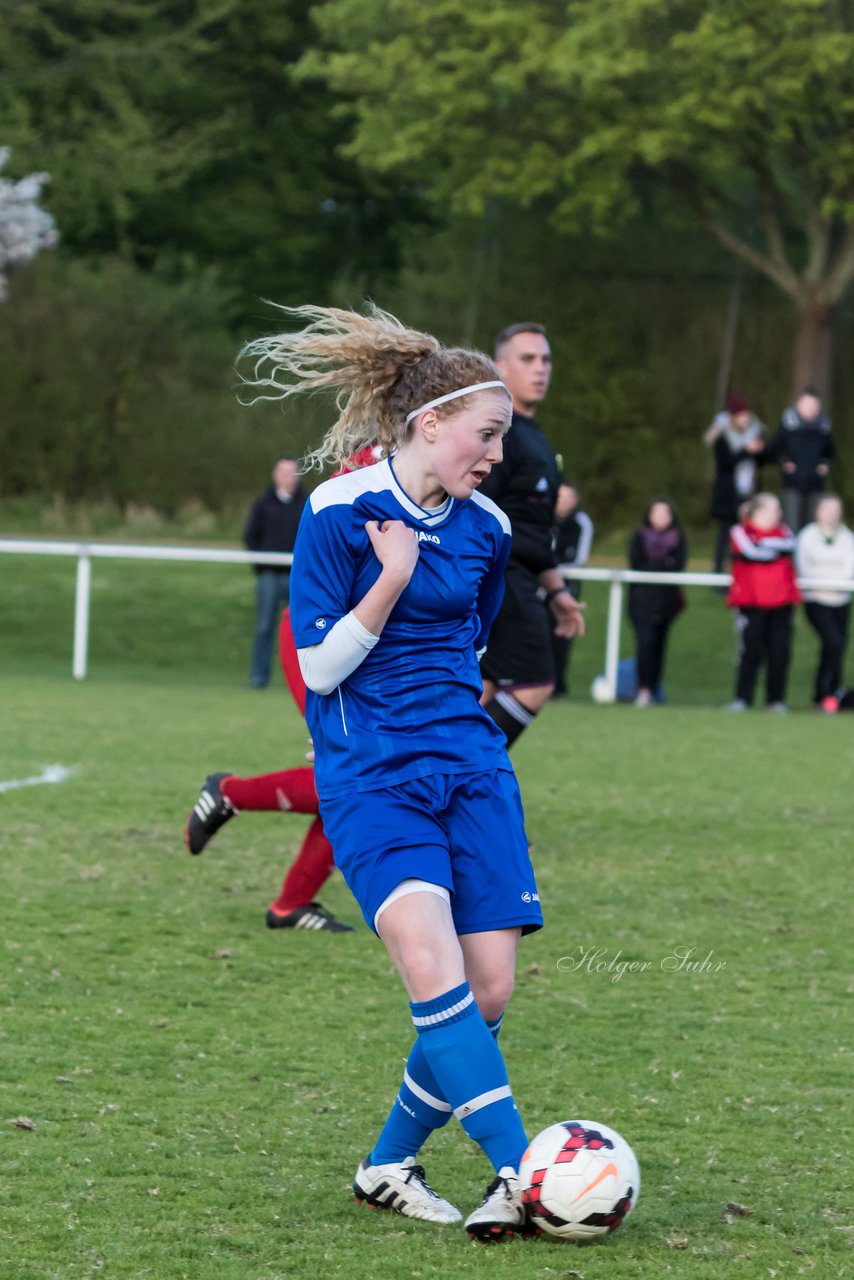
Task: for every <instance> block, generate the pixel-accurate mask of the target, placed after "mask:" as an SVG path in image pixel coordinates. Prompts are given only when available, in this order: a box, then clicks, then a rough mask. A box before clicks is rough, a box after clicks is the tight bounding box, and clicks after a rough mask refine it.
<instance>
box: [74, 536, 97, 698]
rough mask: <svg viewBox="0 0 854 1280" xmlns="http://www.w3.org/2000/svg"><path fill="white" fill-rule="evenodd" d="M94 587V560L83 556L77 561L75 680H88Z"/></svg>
mask: <svg viewBox="0 0 854 1280" xmlns="http://www.w3.org/2000/svg"><path fill="white" fill-rule="evenodd" d="M91 585H92V560H91V557H90V556H86V555H82V556H80V558H79V560H78V561H77V588H76V590H75V593H74V657H73V659H72V664H71V673H72V675H73V676H74V679H75V680H85V679H86V661H87V657H88V652H89V596H90V588H91Z"/></svg>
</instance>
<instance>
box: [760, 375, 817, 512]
mask: <svg viewBox="0 0 854 1280" xmlns="http://www.w3.org/2000/svg"><path fill="white" fill-rule="evenodd" d="M765 458H766V459H768V460H773V461H774V462H779V464H780V471H781V473H782V479H783V520H784V522H785V524H787V525H788V526H789V528H790V529H791V530H792V532H793V533H797V532H798V531H799V530H800V529H802V528H803V527H804V525H805V524H809V522H810V520H812V518H813V516H814V515H815V509H816V506H817V504H818V499H819V496H820V495H821V493H822V492H823V490H824V481H825V478H826V476H827V474H828V472H829V471H830V467H831V464H832V463H833V458H834V447H833V434H832V432H831V428H830V419H829V418H828V416H827V414H826V413H823V412H822V408H821V399H820V398H819V395H818V392H817V391H816V390H815V388H814V387H805V388H804V390H803V391H802V392H801V394H800V395H799V396H798V398H797V400H796V401H795V403H794V404H793V405H790V406H789V408H788V409H786V410H785V412H784V413H783V416H782V418H781V419H780V425H779V427H778V428H777V433H776V435H775V436H774V439H773V440H772V441H771V443H770V444H769V446H768V449H767V451H766V454H765Z"/></svg>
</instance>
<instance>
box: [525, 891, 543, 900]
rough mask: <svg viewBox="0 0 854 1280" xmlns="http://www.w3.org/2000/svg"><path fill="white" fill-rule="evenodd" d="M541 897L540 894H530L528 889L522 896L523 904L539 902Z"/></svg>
mask: <svg viewBox="0 0 854 1280" xmlns="http://www.w3.org/2000/svg"><path fill="white" fill-rule="evenodd" d="M539 900H540V895H539V894H538V893H528V891H527V889H526V890H525V892H524V893H523V894H522V901H523V902H539Z"/></svg>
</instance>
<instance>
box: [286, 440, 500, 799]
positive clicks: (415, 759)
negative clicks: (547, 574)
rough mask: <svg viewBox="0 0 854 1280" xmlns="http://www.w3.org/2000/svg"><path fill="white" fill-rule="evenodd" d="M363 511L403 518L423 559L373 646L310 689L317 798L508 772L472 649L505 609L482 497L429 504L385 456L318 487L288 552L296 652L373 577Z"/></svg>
mask: <svg viewBox="0 0 854 1280" xmlns="http://www.w3.org/2000/svg"><path fill="white" fill-rule="evenodd" d="M368 520H377V521H379V522H380V524H382V522H383V521H385V520H402V521H403V522H404V523H405V524H406V525H408V526H409V528H411V529H414V530H415V532H416V534H417V536H418V540H419V543H420V554H419V557H418V562H417V564H416V566H415V571H414V573H413V575H412V578H411V579H410V581H409V584H408V585H407V587H406V588H405V590H404V591H403V594H402V595H401V597H400V599H399V600H398V602H397V604H396V605H395V607H394V609H393V611H392V613H391V616H390V617H389V619H388V622H387V623H386V625H385V627H384V629H383V632H382V635H381V637H380V640H379V643H378V644H377V645H376V646H375V647H374V648H373V649H372V650H371V651H370V652H369V653H368V654H367V656H366V658H365V659H364V661H363V662H362V663H361V665H360V666H359V667H357V668H356V670H355V671H354V672H353V673H352V675H350V676H349V677H348V678H347V679H346V680H344V681H343V682H342V683H341V684H340V685H339V686H338V688H337V689H335V690H334V691H333V692H332V693H330V694H326V695H319V694H315V693H313V692H312V691H311V690H309V692H308V697H307V699H306V720H307V721H308V726H309V730H310V732H311V735H312V738H313V739H314V743H315V749H316V752H317V757H316V760H315V776H316V779H317V788H318V793H319V795H320V796H321V798H322V799H325V798H329V797H332V796H335V795H341V794H343V793H344V792H347V791H350V790H352V789H353V788H355V789H357V790H360V791H372V790H376V789H377V788H382V787H390V786H394V785H396V784H398V783H401V782H407V781H410V780H412V779H414V778H422V777H427V776H429V775H431V774H439V773H473V772H478V773H479V772H483V771H486V770H490V769H502V770H504V769H507V770H509V769H511V765H510V761H509V759H508V757H507V752H506V749H505V738H504V734H503V733H502V732H501V730H500V729H499V728H498V727H497V726H496V724H495V723H494V721H493V720H492V719H491V718H490V717H489V716H488V715H487V714H486V712H485V711H484V710H483V708H482V707H481V706H480V705H479V702H478V699H479V698H480V695H481V692H482V689H483V685H482V681H481V677H480V669H479V666H478V656H477V655H478V651H479V650H480V649H481V648H483V646H484V645H485V644H486V639H487V637H488V635H489V629H490V627H491V626H492V622H493V620H494V618H495V615H496V613H497V612H498V608H499V606H500V604H501V599H502V595H503V591H504V568H505V566H506V564H507V559H508V556H509V554H510V524H509V521H508V520H507V517H506V516H505V515H504V514H503V512H502V511H500V510H499V508H498V507H497V506H495V504H494V503H493V502H491V501H490V500H489V499H488V498H484V497H481V496H480V494H478V493H477V492H475V493H474V494H473V495H472V497H471V498H470V499H467V500H465V501H459V500H456V499H454V498H450V497H449V498H447V499H446V501H445V502H444V503H443V504H442V506H441V507H438V508H435V509H433V510H426V509H425V508H423V507H419V506H418V505H417V504H416V503H415V502H413V501H412V499H411V498H409V497H408V496H407V494H406V493H405V492H404V490H403V489H402V488H401V487H400V485H399V484H398V482H397V478H396V477H395V474H394V464H393V460H391V459H386V460H385V461H383V462H380V463H377V464H376V466H372V467H365V468H363V469H362V470H360V471H355V472H351V473H350V474H347V475H342V476H336V477H335V478H334V479H332V480H327V481H326V482H325V483H324V484H321V485H319V486H318V488H317V489H315V491H314V493H313V494H312V495H311V498H310V499H309V502H308V503H307V504H306V507H305V510H304V512H303V516H302V519H301V521H300V527H299V533H298V535H297V540H296V546H295V548H294V564H293V573H292V577H291V586H290V610H291V624H292V626H293V632H294V639H295V640H296V645H297V648H299V649H303V648H306V647H308V646H309V645H315V644H318V643H320V642H322V640H323V637H324V635H326V634H328V632H329V631H330V629H331V628H332V627H333V626H334V625H335V623H336V622H338V620H339V619H340V618H343V617H344V616H345V614H347V613H349V612H350V610H351V609H353V608H354V607H355V606H356V605H357V604H358V603H359V601H360V600H362V599H363V598H364V596H365V594H366V593H367V592H368V591H369V589H370V588H371V587H372V586H373V585H374V583H375V582H376V580H377V578H378V577H379V575H380V572H381V565H380V563H379V561H378V560H377V557H376V556H375V554H374V551H373V548H372V546H371V543H370V541H369V539H368V535H367V533H366V532H365V523H366V521H368Z"/></svg>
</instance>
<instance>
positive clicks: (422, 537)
mask: <svg viewBox="0 0 854 1280" xmlns="http://www.w3.org/2000/svg"><path fill="white" fill-rule="evenodd" d="M415 541H416V542H433V543H435V544H436V546H437V547H441V545H442V539H441V538H438V537H437V536H436V534H435V533H425V532H424V530H423V529H419V530H418V532H417V533H416V535H415Z"/></svg>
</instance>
